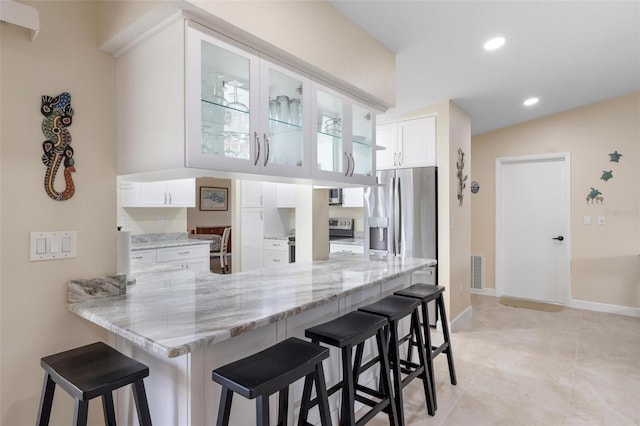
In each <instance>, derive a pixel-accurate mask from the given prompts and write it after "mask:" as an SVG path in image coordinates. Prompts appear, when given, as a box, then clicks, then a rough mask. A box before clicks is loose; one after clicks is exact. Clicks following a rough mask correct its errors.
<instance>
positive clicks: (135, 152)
mask: <svg viewBox="0 0 640 426" xmlns="http://www.w3.org/2000/svg"><path fill="white" fill-rule="evenodd" d="M116 87H117V100H116V102H117V113H116V114H117V144H118V145H117V157H118V158H117V160H118V161H117V174H118V175H119V176H121V175H130V178H128V179H130V180H138V179H137V178H136V176H135V175H140V176H141V177H142V178H143V180H144V179H147V178H148V177H149V176H157V177H158V179H166V178H170V177H174V176H175V177H186V176H201V175H202V174H203V172H204V173H206V172H209V171H221V172H227V173H228V175H229V176H231V177H233V173H238V175H237V176H235V177H239V178H241V177H242V175H241V174H247V173H250V174H262V175H270V176H277V177H284V178H291V180H293V179H300V178H302V179H314V180H320V179H322V180H324V181H330V182H338V183H340V182H349V183H353V184H356V185H358V184H371V183H373V182H374V175H375V156H374V154H373V153H374V146H375V134H374V133H373V129H374V126H375V118H374V117H375V111H374V110H373V108H369V107H367V106H366V105H364V104H360V103H358V102H355V101H354V99H352V98H351V97H348V96H345V95H343V94H342V93H340V92H337V91H335V90H333V89H329V88H325V87H323V86H321V85H319V84H315V83H313V87H312V81H311V76H310V75H309V74H308V73H305V72H303V71H300V69H297V68H293V67H290V66H288V65H286V64H284V63H280V62H277V61H276V60H274V59H273V58H271V57H269V56H267V55H265V54H263V53H261V52H259V51H258V50H255V49H252V48H251V47H249V46H248V45H247V44H245V43H241V42H238V41H236V40H233V39H231V38H228V37H226V36H223V35H222V34H219V33H217V32H214V31H212V30H210V29H208V28H206V27H205V26H203V25H200V24H198V23H196V22H193V21H190V20H187V19H179V20H177V21H175V22H172V23H167V24H164V27H162V28H158V29H157V31H155V32H153V33H152V34H151V35H150V36H148V37H146V38H143V39H141V41H139V42H138V43H137V44H135V45H133V47H131V48H129V49H127V50H125V51H124V52H123V53H121V54H119V55H118V56H117V58H116ZM185 169H190V170H189V171H186V172H185Z"/></svg>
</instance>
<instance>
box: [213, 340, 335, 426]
mask: <svg viewBox="0 0 640 426" xmlns="http://www.w3.org/2000/svg"><path fill="white" fill-rule="evenodd" d="M326 358H329V350H328V349H327V348H323V347H322V346H319V345H316V344H314V343H310V342H306V341H304V340H301V339H298V338H295V337H291V338H288V339H286V340H284V341H282V342H280V343H277V344H275V345H273V346H271V347H269V348H267V349H265V350H263V351H261V352H258V353H256V354H254V355H251V356H248V357H246V358H243V359H240V360H238V361H235V362H232V363H230V364H227V365H224V366H222V367H220V368H217V369H215V370H213V373H212V379H213V381H214V382H216V383H219V384H221V385H222V395H221V396H220V408H219V411H218V420H217V423H216V424H217V425H218V426H221V425H228V424H229V417H230V414H231V402H232V399H233V393H234V392H235V393H238V394H240V395H242V396H244V397H245V398H247V399H254V398H255V399H256V416H257V425H259V426H268V425H269V396H271V395H273V394H275V393H276V392H278V425H281V426H286V424H287V416H288V407H289V385H291V384H292V383H294V382H295V381H297V380H298V379H301V378H303V377H304V378H305V384H304V387H305V389H306V388H307V387H309V389H311V386H312V384H313V382H315V385H316V394H317V395H318V397H317V399H318V406H319V409H320V420H321V423H322V425H323V426H328V425H330V424H331V419H330V417H329V400H328V396H327V387H326V384H325V379H324V371H323V369H322V360H324V359H326ZM309 393H310V391H309ZM307 398H309V395H307ZM302 404H305V399H304V397H303V400H302Z"/></svg>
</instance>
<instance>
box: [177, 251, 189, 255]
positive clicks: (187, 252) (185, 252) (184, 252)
mask: <svg viewBox="0 0 640 426" xmlns="http://www.w3.org/2000/svg"><path fill="white" fill-rule="evenodd" d="M189 253H191V252H190V251H180V252H178V254H179V255H181V256H184V255H187V254H189Z"/></svg>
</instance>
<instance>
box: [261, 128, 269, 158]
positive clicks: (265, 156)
mask: <svg viewBox="0 0 640 426" xmlns="http://www.w3.org/2000/svg"><path fill="white" fill-rule="evenodd" d="M262 137H263V138H264V151H265V155H264V165H265V166H266V165H267V163H268V162H269V150H270V149H269V148H270V147H269V138H268V137H267V134H266V133H263V134H262Z"/></svg>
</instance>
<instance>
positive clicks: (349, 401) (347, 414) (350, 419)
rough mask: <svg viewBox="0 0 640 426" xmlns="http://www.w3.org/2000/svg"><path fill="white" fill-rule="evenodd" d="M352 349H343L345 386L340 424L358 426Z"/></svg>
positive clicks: (343, 387)
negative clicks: (355, 408) (356, 425)
mask: <svg viewBox="0 0 640 426" xmlns="http://www.w3.org/2000/svg"><path fill="white" fill-rule="evenodd" d="M352 349H353V348H352V347H351V346H345V347H344V348H342V371H343V374H344V377H343V378H342V383H343V386H342V407H341V409H340V412H341V416H340V417H341V418H340V424H345V425H355V424H356V414H355V411H354V400H355V393H356V391H355V386H354V383H353V366H352V365H351V358H352V353H353V350H352Z"/></svg>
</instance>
